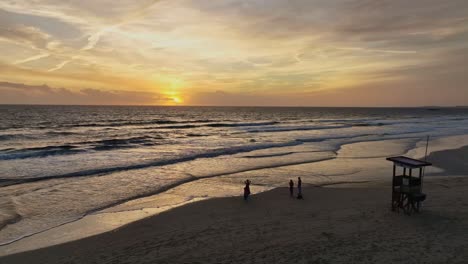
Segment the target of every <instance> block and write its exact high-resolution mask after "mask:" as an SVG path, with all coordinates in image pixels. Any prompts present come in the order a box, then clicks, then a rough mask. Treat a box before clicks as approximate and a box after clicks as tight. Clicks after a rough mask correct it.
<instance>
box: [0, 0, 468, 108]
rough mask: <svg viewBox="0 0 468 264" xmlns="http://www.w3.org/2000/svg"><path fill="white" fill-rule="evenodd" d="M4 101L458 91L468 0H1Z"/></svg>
mask: <svg viewBox="0 0 468 264" xmlns="http://www.w3.org/2000/svg"><path fill="white" fill-rule="evenodd" d="M0 104H93V105H238V106H245V105H248V106H370V107H372V106H429V105H440V106H455V105H468V1H466V0H444V1H442V0H418V1H408V0H380V1H377V0H321V1H318V0H290V1H284V0H216V1H214V0H119V1H115V0H99V1H96V0H70V1H63V0H2V1H0Z"/></svg>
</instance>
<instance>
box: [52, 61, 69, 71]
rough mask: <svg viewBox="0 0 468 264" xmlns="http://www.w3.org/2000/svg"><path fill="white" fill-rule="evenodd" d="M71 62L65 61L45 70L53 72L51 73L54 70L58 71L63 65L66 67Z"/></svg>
mask: <svg viewBox="0 0 468 264" xmlns="http://www.w3.org/2000/svg"><path fill="white" fill-rule="evenodd" d="M70 62H71V60H66V61H62V62H61V63H59V64H57V65H55V67H53V68H50V69H49V70H47V71H48V72H53V71H56V70H60V69H62V68H63V67H64V66H65V65H67V64H68V63H70Z"/></svg>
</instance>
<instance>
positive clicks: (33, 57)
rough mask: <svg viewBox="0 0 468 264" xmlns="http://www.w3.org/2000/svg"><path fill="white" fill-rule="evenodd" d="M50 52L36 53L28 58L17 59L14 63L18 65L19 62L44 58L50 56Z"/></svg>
mask: <svg viewBox="0 0 468 264" xmlns="http://www.w3.org/2000/svg"><path fill="white" fill-rule="evenodd" d="M49 56H50V54H49V53H41V54H38V55H34V56H32V57H28V58H26V59H22V60H17V61H15V62H14V63H13V64H15V65H17V64H23V63H27V62H31V61H36V60H40V59H42V58H46V57H49Z"/></svg>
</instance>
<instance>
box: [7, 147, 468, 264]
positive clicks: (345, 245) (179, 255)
mask: <svg viewBox="0 0 468 264" xmlns="http://www.w3.org/2000/svg"><path fill="white" fill-rule="evenodd" d="M467 158H468V148H467V147H465V148H460V149H457V150H450V151H445V152H439V153H435V154H432V155H431V156H430V161H433V162H436V163H440V162H442V161H443V165H441V166H439V167H441V168H444V169H446V170H447V171H448V172H451V173H454V174H457V175H467V174H468V173H467V172H468V168H467V167H466V166H465V165H464V164H466V161H467V160H466V159H467ZM451 163H453V164H452V165H453V166H449V165H450V164H451ZM452 168H454V170H456V171H450V170H451V169H452ZM389 173H390V171H389ZM253 191H255V189H253ZM424 191H425V193H427V194H428V200H427V201H426V202H425V203H424V205H423V209H422V212H421V213H419V214H413V215H411V216H407V215H404V214H402V213H400V214H398V213H394V212H391V211H390V185H389V184H388V183H382V184H381V185H380V186H373V187H370V186H367V187H364V186H360V185H354V186H353V185H347V186H340V185H336V186H333V188H320V187H306V188H304V196H305V199H304V200H297V199H293V198H290V197H289V194H288V190H287V189H286V188H279V189H275V190H272V191H268V192H265V193H261V194H258V195H254V196H253V197H251V198H252V199H251V200H250V201H249V202H247V203H246V202H244V201H243V200H242V198H241V197H233V198H219V199H212V200H206V201H201V202H197V203H193V204H188V205H186V206H182V207H179V208H175V209H173V210H170V211H167V212H164V213H161V214H160V215H157V216H154V217H151V218H148V219H144V220H141V221H139V222H135V223H132V224H129V225H127V226H124V227H122V228H120V229H118V230H115V231H112V232H108V233H104V234H101V235H97V236H94V237H89V238H85V239H82V240H78V241H74V242H70V243H66V244H62V245H57V246H52V247H49V248H44V249H39V250H34V251H30V252H25V253H20V254H16V255H11V256H6V257H3V258H0V263H5V264H6V263H51V264H52V263H103V264H104V263H468V195H467V194H466V193H467V192H468V177H447V176H444V177H426V181H425V185H424Z"/></svg>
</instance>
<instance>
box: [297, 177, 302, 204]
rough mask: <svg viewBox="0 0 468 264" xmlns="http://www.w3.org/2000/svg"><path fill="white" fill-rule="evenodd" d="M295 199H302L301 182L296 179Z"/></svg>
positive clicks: (298, 178) (299, 178)
mask: <svg viewBox="0 0 468 264" xmlns="http://www.w3.org/2000/svg"><path fill="white" fill-rule="evenodd" d="M297 199H302V180H301V177H297Z"/></svg>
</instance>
